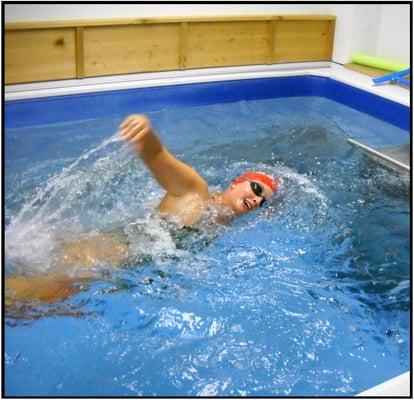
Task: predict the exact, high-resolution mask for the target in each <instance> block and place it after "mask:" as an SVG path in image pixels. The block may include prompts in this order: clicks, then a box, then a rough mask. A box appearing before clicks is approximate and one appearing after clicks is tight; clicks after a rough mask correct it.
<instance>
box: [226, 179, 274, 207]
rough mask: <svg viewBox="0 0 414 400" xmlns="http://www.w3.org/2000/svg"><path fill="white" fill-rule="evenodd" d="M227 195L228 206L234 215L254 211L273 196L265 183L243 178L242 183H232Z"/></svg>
mask: <svg viewBox="0 0 414 400" xmlns="http://www.w3.org/2000/svg"><path fill="white" fill-rule="evenodd" d="M227 193H228V195H227V198H228V201H229V205H230V207H231V208H232V209H233V211H234V213H235V214H236V215H243V214H247V213H248V212H250V211H253V210H256V209H257V208H258V207H260V206H261V205H263V204H264V203H265V202H266V201H268V200H269V199H270V198H271V197H272V195H273V191H272V189H271V188H270V187H269V186H268V185H266V184H265V183H263V182H260V181H255V180H253V179H247V178H243V181H242V182H239V183H232V184H231V185H230V187H229V189H228V190H227Z"/></svg>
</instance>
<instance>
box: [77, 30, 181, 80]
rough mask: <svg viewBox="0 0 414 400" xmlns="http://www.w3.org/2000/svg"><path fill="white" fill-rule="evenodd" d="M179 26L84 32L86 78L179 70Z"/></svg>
mask: <svg viewBox="0 0 414 400" xmlns="http://www.w3.org/2000/svg"><path fill="white" fill-rule="evenodd" d="M179 41H180V25H179V24H158V25H136V26H113V27H107V26H104V27H87V28H84V51H85V76H100V75H110V74H125V73H132V72H142V71H165V70H171V69H178V67H179V49H180V43H179Z"/></svg>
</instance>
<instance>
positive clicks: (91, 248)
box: [55, 233, 128, 269]
mask: <svg viewBox="0 0 414 400" xmlns="http://www.w3.org/2000/svg"><path fill="white" fill-rule="evenodd" d="M127 257H128V245H127V244H126V243H124V242H123V241H122V240H121V238H120V237H119V236H118V235H116V234H114V233H102V234H96V235H93V236H89V237H87V238H85V239H82V240H79V241H76V242H68V243H65V244H63V245H62V247H61V248H60V250H59V251H58V254H57V256H56V257H55V264H56V266H57V267H59V266H60V267H63V268H64V269H70V268H73V267H75V266H78V267H86V268H90V267H93V266H94V265H96V264H98V263H101V264H104V265H106V266H110V267H119V266H121V265H122V264H123V263H124V262H125V261H126V259H127Z"/></svg>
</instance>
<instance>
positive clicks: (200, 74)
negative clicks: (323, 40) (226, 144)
mask: <svg viewBox="0 0 414 400" xmlns="http://www.w3.org/2000/svg"><path fill="white" fill-rule="evenodd" d="M299 75H313V76H321V77H327V78H331V79H334V80H336V81H339V82H342V83H345V84H348V85H351V86H354V87H357V88H359V89H362V90H364V91H367V92H370V93H373V94H375V95H378V96H381V97H384V98H386V99H389V100H392V101H395V102H397V103H400V104H402V105H405V106H408V107H410V106H411V102H410V101H411V94H410V93H411V92H410V89H407V88H404V87H400V86H397V85H391V84H385V85H373V84H372V78H370V77H368V76H366V75H364V74H361V73H358V72H355V71H352V70H350V69H347V68H345V67H343V66H342V65H339V64H336V63H331V62H309V63H288V64H274V65H255V66H247V67H225V68H207V69H193V70H186V71H169V72H156V73H141V74H128V75H115V76H107V77H99V78H85V79H69V80H61V81H51V82H40V83H30V84H19V85H7V86H5V90H4V94H5V101H11V100H24V99H35V98H41V97H51V96H63V95H71V94H86V93H95V92H106V91H112V90H123V89H134V88H146V87H159V86H167V85H182V84H190V83H201V82H221V81H229V80H237V79H254V78H268V77H289V76H299ZM409 395H410V372H409V371H408V372H406V373H404V374H402V375H400V376H398V377H396V378H393V379H391V380H389V381H387V382H384V383H382V384H381V385H378V386H375V387H374V388H371V389H369V390H367V391H364V392H362V393H360V394H358V396H374V397H382V396H409Z"/></svg>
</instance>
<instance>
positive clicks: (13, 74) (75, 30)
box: [5, 15, 335, 84]
mask: <svg viewBox="0 0 414 400" xmlns="http://www.w3.org/2000/svg"><path fill="white" fill-rule="evenodd" d="M334 31H335V17H334V16H329V15H251V16H246V15H244V16H215V17H183V18H180V17H173V18H134V19H111V20H86V21H85V20H77V21H46V22H35V23H33V22H28V23H25V22H21V23H20V22H19V23H8V24H6V26H5V60H6V63H5V66H6V73H5V77H6V79H5V80H6V84H12V83H25V82H38V81H46V80H57V79H68V78H83V77H94V76H105V75H116V74H128V73H139V72H151V71H168V70H178V69H182V70H184V69H188V68H208V67H221V66H237V65H254V64H273V63H283V62H300V61H321V60H324V61H329V60H331V59H332V51H333V39H334Z"/></svg>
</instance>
